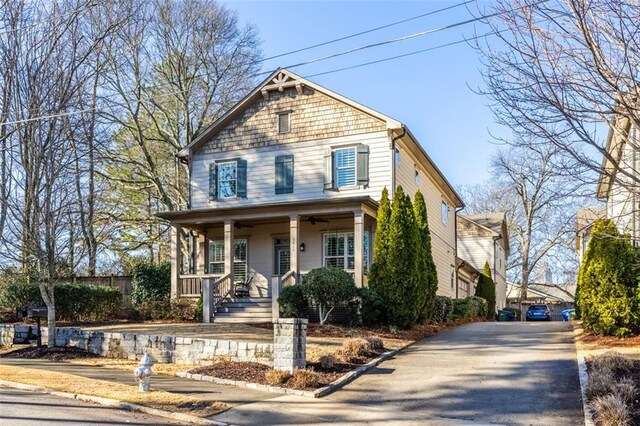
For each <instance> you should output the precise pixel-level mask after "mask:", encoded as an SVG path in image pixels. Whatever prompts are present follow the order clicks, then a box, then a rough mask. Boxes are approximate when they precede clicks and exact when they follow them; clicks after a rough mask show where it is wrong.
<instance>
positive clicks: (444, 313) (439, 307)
mask: <svg viewBox="0 0 640 426" xmlns="http://www.w3.org/2000/svg"><path fill="white" fill-rule="evenodd" d="M452 316H453V300H451V299H450V298H448V297H447V296H436V301H435V304H434V308H433V316H432V317H431V321H433V322H434V323H444V322H447V321H449V320H450V319H451V317H452Z"/></svg>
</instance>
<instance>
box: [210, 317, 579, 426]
mask: <svg viewBox="0 0 640 426" xmlns="http://www.w3.org/2000/svg"><path fill="white" fill-rule="evenodd" d="M575 358H576V354H575V347H574V343H573V336H572V332H571V328H570V326H569V325H568V324H567V323H560V322H551V323H477V324H469V325H466V326H462V327H457V328H454V329H451V330H448V331H445V332H443V333H442V334H440V335H438V336H435V337H432V338H429V339H425V340H423V341H421V342H418V343H416V344H415V345H413V346H412V347H410V348H408V349H406V350H405V351H403V352H402V353H401V354H399V355H398V356H396V357H395V358H394V359H392V360H389V361H387V362H384V363H382V364H381V365H380V366H379V367H378V368H376V369H374V370H371V372H370V373H369V374H366V375H364V376H362V377H360V378H359V379H357V380H356V381H355V382H353V383H351V384H349V385H347V386H346V387H345V388H344V389H343V390H341V391H339V392H337V393H335V394H333V395H331V396H329V397H327V398H323V399H321V400H311V399H307V398H301V397H293V396H282V397H277V398H273V399H269V400H267V401H262V402H258V403H255V404H247V405H243V406H241V407H238V408H234V409H232V410H230V411H228V412H226V413H222V414H220V415H218V416H215V417H214V418H215V419H216V420H221V421H225V422H230V423H233V424H239V425H249V424H278V425H287V424H291V425H293V424H296V425H312V424H324V423H327V422H332V423H336V424H384V425H391V424H398V425H409V424H416V425H417V424H420V425H458V424H504V425H574V424H575V425H581V424H583V418H584V417H583V413H582V402H581V399H580V384H579V381H578V370H577V364H576V360H575Z"/></svg>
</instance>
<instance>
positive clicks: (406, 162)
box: [395, 147, 456, 297]
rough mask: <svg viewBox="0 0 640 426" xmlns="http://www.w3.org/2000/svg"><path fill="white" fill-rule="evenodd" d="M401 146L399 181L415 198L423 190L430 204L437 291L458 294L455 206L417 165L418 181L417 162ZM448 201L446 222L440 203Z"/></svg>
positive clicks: (446, 294)
mask: <svg viewBox="0 0 640 426" xmlns="http://www.w3.org/2000/svg"><path fill="white" fill-rule="evenodd" d="M399 148H400V164H396V165H395V167H396V184H397V185H400V186H402V188H403V190H404V192H405V193H407V194H409V196H411V198H412V199H413V196H414V195H415V193H416V191H417V190H418V189H420V191H421V192H422V195H423V196H424V199H425V203H426V205H427V216H428V219H429V229H430V230H431V250H432V253H433V260H434V262H435V264H436V269H437V271H438V294H439V295H442V296H449V297H455V294H456V291H455V279H454V284H453V286H452V285H451V271H452V268H454V265H455V260H456V259H455V258H456V249H455V238H456V237H455V207H454V205H453V202H452V201H451V200H450V199H448V198H447V197H446V195H445V194H444V192H443V191H442V190H441V189H440V188H439V187H438V185H436V183H435V181H434V180H433V179H432V178H431V177H430V176H429V175H427V173H426V171H425V170H424V169H423V168H421V167H420V166H419V165H418V170H419V174H420V181H419V184H416V182H415V165H416V164H417V161H416V159H415V158H413V157H412V156H411V155H410V153H409V152H408V151H407V150H404V149H402V147H399ZM442 201H445V202H446V203H447V205H448V206H449V214H448V218H447V223H446V224H443V223H442V215H441V206H442Z"/></svg>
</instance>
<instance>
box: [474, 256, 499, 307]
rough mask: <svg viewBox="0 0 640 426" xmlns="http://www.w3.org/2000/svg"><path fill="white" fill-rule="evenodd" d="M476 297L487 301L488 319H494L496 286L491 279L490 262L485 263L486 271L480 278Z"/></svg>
mask: <svg viewBox="0 0 640 426" xmlns="http://www.w3.org/2000/svg"><path fill="white" fill-rule="evenodd" d="M476 296H478V297H482V298H483V299H484V300H486V301H487V305H488V309H487V319H488V320H491V319H493V318H494V316H495V314H496V285H495V283H494V282H493V279H492V278H491V268H490V267H489V261H486V262H485V263H484V270H483V271H482V273H481V274H480V277H479V278H478V286H477V287H476Z"/></svg>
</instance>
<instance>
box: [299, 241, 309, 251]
mask: <svg viewBox="0 0 640 426" xmlns="http://www.w3.org/2000/svg"><path fill="white" fill-rule="evenodd" d="M306 248H307V246H305V245H304V243H300V251H305V250H306Z"/></svg>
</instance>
